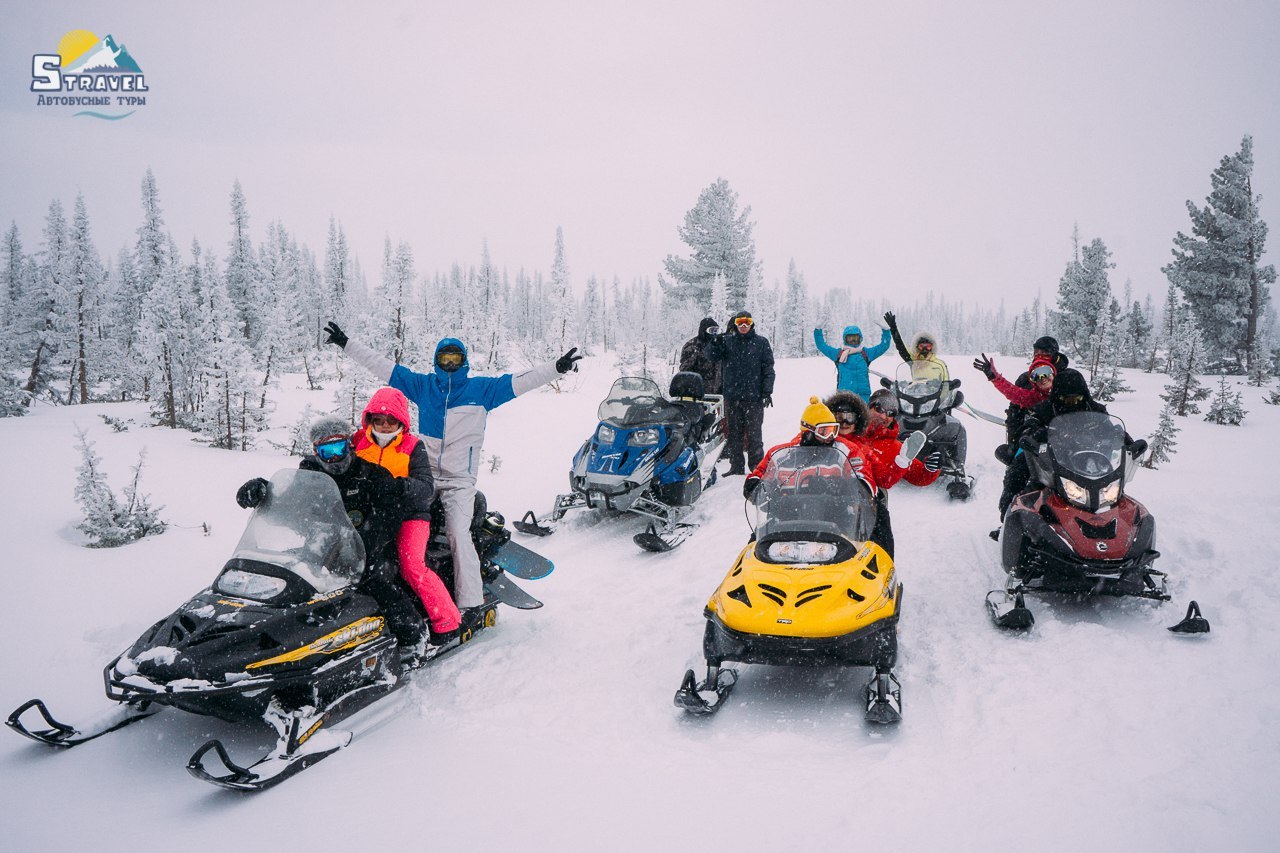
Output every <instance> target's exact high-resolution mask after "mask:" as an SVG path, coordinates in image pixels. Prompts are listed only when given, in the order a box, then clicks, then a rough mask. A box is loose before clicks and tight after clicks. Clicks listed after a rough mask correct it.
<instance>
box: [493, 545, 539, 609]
mask: <svg viewBox="0 0 1280 853" xmlns="http://www.w3.org/2000/svg"><path fill="white" fill-rule="evenodd" d="M504 547H505V546H504ZM484 589H485V593H486V597H489V596H492V597H493V598H494V599H495V600H497V601H500V602H502V603H503V604H505V605H507V606H508V607H514V608H515V609H516V610H537V609H538V608H539V607H541V606H542V602H541V601H539V600H538V599H536V598H534V597H533V596H532V595H530V594H529V593H527V592H525V591H524V590H523V589H521V588H520V587H518V586H516V585H515V584H514V583H512V581H511V579H510V578H508V577H507V576H506V574H505V573H503V572H498V573H497V574H496V575H495V576H494V577H492V578H490V579H489V580H486V581H485V582H484Z"/></svg>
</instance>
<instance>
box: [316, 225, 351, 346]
mask: <svg viewBox="0 0 1280 853" xmlns="http://www.w3.org/2000/svg"><path fill="white" fill-rule="evenodd" d="M350 289H351V250H350V249H349V248H348V247H347V235H346V232H345V231H343V230H342V225H341V224H340V223H338V222H337V220H335V219H334V217H333V216H332V214H331V215H330V216H329V239H328V242H326V243H325V250H324V291H325V296H324V311H325V321H326V322H327V321H328V320H337V319H339V318H343V319H345V318H346V316H347V312H348V306H347V291H349V290H350ZM322 343H323V338H321V337H317V339H316V346H320V345H321V344H322Z"/></svg>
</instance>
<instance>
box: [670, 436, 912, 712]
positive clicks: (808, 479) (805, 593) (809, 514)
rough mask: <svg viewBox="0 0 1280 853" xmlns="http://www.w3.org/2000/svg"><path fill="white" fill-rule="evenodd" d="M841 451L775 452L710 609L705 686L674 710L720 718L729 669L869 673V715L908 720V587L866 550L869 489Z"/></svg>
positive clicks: (690, 675)
mask: <svg viewBox="0 0 1280 853" xmlns="http://www.w3.org/2000/svg"><path fill="white" fill-rule="evenodd" d="M858 471H859V464H858V462H857V461H856V457H855V458H853V459H851V458H850V456H849V455H848V452H847V449H846V448H845V446H843V445H840V444H836V445H834V446H832V445H826V446H822V445H819V446H803V445H797V446H792V447H785V448H782V449H780V450H778V451H776V452H775V453H774V454H773V456H772V458H771V460H770V462H769V465H768V467H767V469H766V470H765V473H764V476H763V477H762V478H761V482H760V484H759V486H758V487H757V488H756V490H755V491H754V492H753V493H752V494H751V497H750V501H751V504H752V507H753V510H754V515H755V520H754V523H753V527H754V529H755V532H754V535H753V536H752V538H751V541H750V542H749V543H748V544H747V547H745V548H743V549H742V552H741V553H740V554H739V555H738V557H737V559H736V560H734V563H733V567H732V568H731V569H730V571H729V574H728V575H727V576H726V577H725V579H724V581H722V582H721V584H720V587H719V588H718V589H717V590H716V591H715V594H713V595H712V596H711V600H710V601H709V602H708V603H707V606H706V609H705V610H704V611H703V613H704V615H705V616H706V617H707V627H706V632H705V634H704V635H703V640H702V647H703V653H704V654H705V656H706V659H707V677H706V679H705V680H703V681H702V683H700V684H699V683H698V682H697V681H696V679H695V677H694V672H693V670H688V671H687V672H686V673H685V676H684V681H683V683H682V684H681V686H680V689H679V690H678V691H677V692H676V695H675V704H676V705H677V706H678V707H680V708H683V709H684V710H686V711H688V712H690V713H693V714H710V713H714V712H715V711H716V710H718V709H719V707H720V705H721V704H722V703H723V702H724V700H725V698H726V697H727V696H728V694H729V692H730V690H732V689H733V686H734V684H736V683H737V680H738V674H737V670H735V669H733V668H721V666H722V664H723V663H724V662H725V661H738V662H741V663H759V664H773V665H779V666H870V667H874V668H875V675H874V676H873V677H872V679H871V681H870V682H869V683H868V684H867V711H866V718H867V720H868V721H870V722H873V723H895V722H898V721H899V720H900V719H902V703H901V685H900V684H899V683H898V680H897V678H895V677H894V675H893V672H892V667H893V665H894V663H895V662H896V660H897V655H898V636H897V623H898V613H899V612H900V610H901V606H902V584H900V583H898V580H897V577H896V572H895V570H894V565H893V561H892V560H891V559H890V558H889V555H888V554H886V553H885V551H884V549H882V548H881V547H880V546H879V545H877V544H875V543H873V542H871V541H868V537H869V536H870V534H871V530H872V528H873V527H874V525H875V516H876V510H875V504H874V501H873V498H872V495H871V489H870V487H869V486H868V485H867V483H866V482H865V481H864V480H862V479H861V478H860V477H859V476H858Z"/></svg>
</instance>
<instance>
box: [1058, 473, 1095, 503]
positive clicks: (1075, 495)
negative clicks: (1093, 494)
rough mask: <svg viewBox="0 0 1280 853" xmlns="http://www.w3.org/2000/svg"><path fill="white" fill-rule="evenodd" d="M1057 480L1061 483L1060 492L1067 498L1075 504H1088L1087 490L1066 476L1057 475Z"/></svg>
mask: <svg viewBox="0 0 1280 853" xmlns="http://www.w3.org/2000/svg"><path fill="white" fill-rule="evenodd" d="M1058 482H1060V483H1062V493H1063V494H1064V495H1066V496H1067V500H1069V501H1071V502H1072V503H1073V504H1075V505H1076V506H1083V507H1087V506H1088V505H1089V490H1088V489H1086V488H1084V487H1083V486H1081V485H1080V484H1079V483H1076V482H1074V481H1072V480H1068V479H1067V478H1066V477H1059V478H1058Z"/></svg>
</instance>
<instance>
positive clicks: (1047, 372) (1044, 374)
mask: <svg viewBox="0 0 1280 853" xmlns="http://www.w3.org/2000/svg"><path fill="white" fill-rule="evenodd" d="M1046 380H1047V381H1049V382H1052V381H1053V368H1052V367H1050V366H1049V365H1047V364H1042V365H1040V366H1039V367H1037V368H1036V369H1035V370H1033V371H1031V381H1032V382H1044V381H1046Z"/></svg>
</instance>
